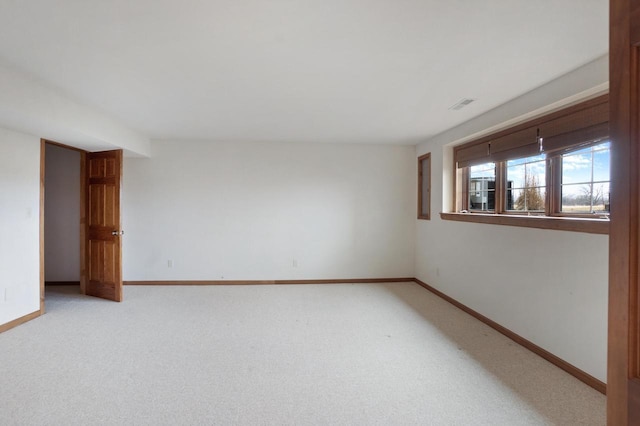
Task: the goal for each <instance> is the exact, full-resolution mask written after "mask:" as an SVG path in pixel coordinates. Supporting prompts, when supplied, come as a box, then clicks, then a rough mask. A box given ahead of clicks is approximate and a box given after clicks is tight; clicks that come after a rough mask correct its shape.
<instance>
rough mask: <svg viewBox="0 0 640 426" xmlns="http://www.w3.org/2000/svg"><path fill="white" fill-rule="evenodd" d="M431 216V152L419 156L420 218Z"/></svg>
mask: <svg viewBox="0 0 640 426" xmlns="http://www.w3.org/2000/svg"><path fill="white" fill-rule="evenodd" d="M430 217H431V153H427V154H424V155H422V156H420V157H419V158H418V219H426V220H429V219H430Z"/></svg>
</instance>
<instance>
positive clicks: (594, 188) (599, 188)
mask: <svg viewBox="0 0 640 426" xmlns="http://www.w3.org/2000/svg"><path fill="white" fill-rule="evenodd" d="M610 145H611V144H610V143H609V141H606V142H604V143H600V144H598V145H594V146H591V147H588V148H584V149H580V150H578V151H574V152H571V153H567V154H563V155H562V159H561V161H562V182H561V183H560V185H561V197H562V198H561V199H562V203H561V208H560V211H561V212H562V213H569V214H571V213H592V214H608V213H609V184H610V175H611V170H610V168H611V162H610Z"/></svg>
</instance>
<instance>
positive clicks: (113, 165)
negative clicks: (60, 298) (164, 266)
mask: <svg viewBox="0 0 640 426" xmlns="http://www.w3.org/2000/svg"><path fill="white" fill-rule="evenodd" d="M86 161H87V167H86V170H87V177H86V187H87V200H88V202H87V214H86V217H87V218H88V222H87V232H86V234H87V244H86V250H87V253H86V262H87V266H86V270H87V283H86V290H85V291H86V294H88V295H90V296H96V297H102V298H104V299H109V300H114V301H117V302H119V301H121V300H122V232H121V223H120V184H121V177H122V151H121V150H118V151H105V152H94V153H87V159H86Z"/></svg>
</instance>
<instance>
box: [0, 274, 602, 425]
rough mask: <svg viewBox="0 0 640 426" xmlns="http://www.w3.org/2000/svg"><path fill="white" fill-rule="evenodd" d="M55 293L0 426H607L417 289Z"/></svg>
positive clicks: (577, 386) (581, 396)
mask: <svg viewBox="0 0 640 426" xmlns="http://www.w3.org/2000/svg"><path fill="white" fill-rule="evenodd" d="M77 291H78V290H77V288H74V287H50V288H48V289H47V293H46V306H47V314H46V315H44V316H43V317H40V318H38V319H35V320H33V321H31V322H29V323H27V324H24V325H22V326H20V327H17V328H15V329H12V330H10V331H8V332H6V333H3V334H0V423H1V424H2V425H32V424H33V425H35V424H37V425H43V424H51V425H63V424H64V425H73V424H77V425H95V424H118V425H119V424H136V425H141V424H149V425H151V424H153V425H155V424H171V425H200V424H221V425H272V424H274V425H275V424H277V425H312V424H322V425H329V424H330V425H409V424H420V425H510V426H512V425H541V424H555V425H604V424H605V397H604V396H603V395H602V394H600V393H598V392H596V391H595V390H593V389H591V388H589V387H588V386H586V385H584V384H582V383H581V382H579V381H578V380H577V379H575V378H573V377H572V376H570V375H568V374H566V373H564V372H563V371H561V370H560V369H558V368H556V367H554V366H553V365H551V364H549V363H548V362H547V361H545V360H543V359H541V358H539V357H538V356H536V355H534V354H533V353H531V352H529V351H528V350H526V349H524V348H522V347H521V346H519V345H517V344H515V343H514V342H512V341H511V340H509V339H507V338H506V337H504V336H502V335H501V334H499V333H497V332H495V331H494V330H492V329H490V328H489V327H487V326H485V325H484V324H482V323H480V322H478V321H477V320H475V319H473V318H472V317H470V316H468V315H467V314H465V313H463V312H461V311H460V310H458V309H456V308H455V307H453V306H451V305H450V304H448V303H446V302H444V301H443V300H441V299H439V298H438V297H436V296H434V295H432V294H431V293H429V292H428V291H426V290H424V289H423V288H421V287H419V286H418V285H416V284H413V283H399V284H355V285H353V284H344V285H343V284H335V285H290V286H284V285H282V286H212V287H168V286H167V287H126V288H125V293H124V297H125V301H124V302H123V303H120V304H117V303H113V302H108V301H103V300H100V299H94V298H90V297H84V296H81V295H79V294H77Z"/></svg>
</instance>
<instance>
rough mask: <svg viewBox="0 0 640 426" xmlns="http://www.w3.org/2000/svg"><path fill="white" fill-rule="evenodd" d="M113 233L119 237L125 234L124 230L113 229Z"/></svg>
mask: <svg viewBox="0 0 640 426" xmlns="http://www.w3.org/2000/svg"><path fill="white" fill-rule="evenodd" d="M111 235H113V236H114V237H117V236H118V235H124V231H111Z"/></svg>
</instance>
